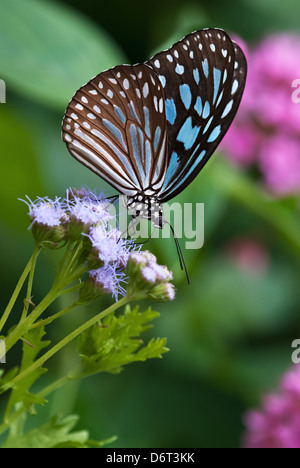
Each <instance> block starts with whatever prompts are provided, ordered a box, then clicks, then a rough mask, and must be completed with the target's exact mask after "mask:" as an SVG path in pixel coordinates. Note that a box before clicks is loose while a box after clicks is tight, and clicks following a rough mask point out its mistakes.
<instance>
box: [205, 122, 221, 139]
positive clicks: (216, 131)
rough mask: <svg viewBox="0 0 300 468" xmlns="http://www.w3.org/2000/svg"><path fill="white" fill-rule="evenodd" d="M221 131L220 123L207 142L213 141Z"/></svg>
mask: <svg viewBox="0 0 300 468" xmlns="http://www.w3.org/2000/svg"><path fill="white" fill-rule="evenodd" d="M220 133H221V125H218V126H217V127H216V128H215V129H214V130H213V131H212V132H211V134H210V135H209V137H208V139H207V142H208V143H212V142H213V141H215V140H216V139H217V138H218V136H219V135H220Z"/></svg>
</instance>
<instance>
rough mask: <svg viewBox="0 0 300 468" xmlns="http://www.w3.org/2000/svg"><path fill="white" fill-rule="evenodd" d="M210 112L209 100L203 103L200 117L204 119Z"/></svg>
mask: <svg viewBox="0 0 300 468" xmlns="http://www.w3.org/2000/svg"><path fill="white" fill-rule="evenodd" d="M209 114H210V105H209V102H208V101H206V102H205V104H204V109H203V114H202V117H203V118H204V119H207V117H208V116H209Z"/></svg>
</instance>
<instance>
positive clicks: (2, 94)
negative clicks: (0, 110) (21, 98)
mask: <svg viewBox="0 0 300 468" xmlns="http://www.w3.org/2000/svg"><path fill="white" fill-rule="evenodd" d="M5 103H6V84H5V81H4V80H0V104H5Z"/></svg>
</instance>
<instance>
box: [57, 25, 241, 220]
mask: <svg viewBox="0 0 300 468" xmlns="http://www.w3.org/2000/svg"><path fill="white" fill-rule="evenodd" d="M246 74H247V63H246V59H245V57H244V54H243V52H242V51H241V49H240V48H239V46H238V45H237V44H235V43H234V42H233V41H232V40H231V39H230V38H229V36H228V35H227V34H226V33H225V32H224V31H223V30H221V29H204V30H201V31H196V32H194V33H192V34H189V35H188V36H186V37H185V38H184V39H182V40H181V41H179V42H177V43H176V44H175V45H173V47H171V48H170V49H168V50H166V51H163V52H160V53H158V54H157V55H155V56H154V57H152V58H151V59H150V60H149V61H147V62H145V63H142V64H137V65H132V66H131V65H120V66H117V67H115V68H112V69H110V70H107V71H104V72H102V73H100V74H99V75H98V76H96V77H95V78H93V79H92V80H91V81H90V82H89V83H88V84H86V85H85V86H83V87H82V88H81V89H80V90H79V91H77V92H76V94H75V96H74V97H73V99H72V100H71V102H70V104H69V106H68V108H67V111H66V114H65V116H64V120H63V140H64V141H65V142H66V144H67V147H68V150H69V151H70V153H71V154H72V156H74V157H75V158H76V159H77V160H78V161H80V162H81V163H83V164H84V165H85V166H87V167H88V168H89V169H91V170H92V171H94V172H95V173H96V174H98V175H99V176H100V177H102V178H103V179H104V180H106V181H107V182H108V183H109V184H110V185H112V186H113V187H114V188H115V189H117V190H118V191H119V192H121V193H122V194H124V195H127V196H128V198H127V205H128V208H130V209H131V210H133V211H134V210H135V212H136V213H137V215H139V216H142V217H146V218H148V219H152V220H153V217H154V218H155V219H156V221H155V222H154V224H155V225H156V226H158V227H162V224H163V221H162V204H163V203H164V202H166V201H168V200H170V199H171V198H173V197H174V196H175V195H177V194H178V193H180V192H181V191H182V190H183V189H184V188H185V187H186V186H187V185H189V184H190V183H191V182H192V180H193V179H194V178H195V177H196V176H197V174H198V173H199V171H200V170H201V169H202V168H203V166H204V165H205V164H206V162H207V161H208V159H209V158H210V156H211V155H212V153H213V152H214V151H215V149H216V147H217V146H218V144H219V143H220V141H221V140H222V138H223V137H224V135H225V133H226V132H227V130H228V128H229V126H230V124H231V122H232V120H233V118H234V116H235V114H236V112H237V109H238V107H239V103H240V100H241V97H242V94H243V90H244V86H245V80H246ZM153 214H154V216H153ZM151 215H152V216H151Z"/></svg>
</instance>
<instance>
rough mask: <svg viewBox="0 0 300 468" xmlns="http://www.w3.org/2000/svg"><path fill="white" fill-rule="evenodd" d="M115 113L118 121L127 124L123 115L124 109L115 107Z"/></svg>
mask: <svg viewBox="0 0 300 468" xmlns="http://www.w3.org/2000/svg"><path fill="white" fill-rule="evenodd" d="M114 111H115V114H116V116H117V117H118V119H119V120H120V121H121V122H122V124H124V123H125V122H126V118H125V115H124V114H123V111H122V109H120V107H119V106H116V105H114Z"/></svg>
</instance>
